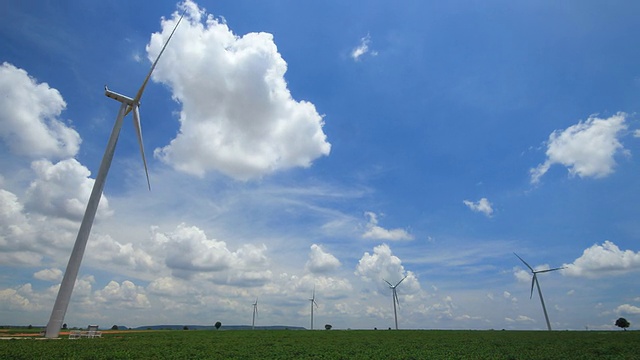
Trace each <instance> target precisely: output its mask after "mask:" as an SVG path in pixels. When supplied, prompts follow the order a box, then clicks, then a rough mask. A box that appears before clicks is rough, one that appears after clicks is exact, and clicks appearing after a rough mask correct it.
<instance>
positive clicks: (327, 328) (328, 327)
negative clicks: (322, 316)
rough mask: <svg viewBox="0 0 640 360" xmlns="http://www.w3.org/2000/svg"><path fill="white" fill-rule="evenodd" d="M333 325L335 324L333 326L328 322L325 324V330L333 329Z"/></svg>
mask: <svg viewBox="0 0 640 360" xmlns="http://www.w3.org/2000/svg"><path fill="white" fill-rule="evenodd" d="M332 327H333V326H331V324H327V325H325V326H324V329H325V330H331V328H332Z"/></svg>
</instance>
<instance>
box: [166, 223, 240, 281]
mask: <svg viewBox="0 0 640 360" xmlns="http://www.w3.org/2000/svg"><path fill="white" fill-rule="evenodd" d="M167 235H168V237H169V242H168V243H167V259H166V264H167V266H168V267H169V268H171V269H174V270H184V271H221V270H226V269H228V268H229V267H231V265H232V263H233V261H234V259H233V255H232V253H231V251H229V249H227V244H226V243H225V242H224V241H217V240H215V239H207V236H206V234H205V233H204V231H202V230H200V229H199V228H197V227H196V226H187V225H185V224H180V225H179V226H178V228H177V229H176V231H175V232H173V233H171V234H167Z"/></svg>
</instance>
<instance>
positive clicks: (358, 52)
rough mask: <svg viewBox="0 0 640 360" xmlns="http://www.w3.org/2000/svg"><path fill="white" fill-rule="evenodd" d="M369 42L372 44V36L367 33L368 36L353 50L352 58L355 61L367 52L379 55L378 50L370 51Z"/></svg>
mask: <svg viewBox="0 0 640 360" xmlns="http://www.w3.org/2000/svg"><path fill="white" fill-rule="evenodd" d="M369 44H371V36H370V35H369V34H367V36H365V37H363V38H361V39H360V44H359V45H358V46H357V47H356V48H354V49H353V50H352V51H351V58H352V59H353V60H355V61H359V60H360V58H361V57H362V56H363V55H365V54H367V53H369V54H371V55H372V56H376V55H378V53H377V52H376V51H370V49H369Z"/></svg>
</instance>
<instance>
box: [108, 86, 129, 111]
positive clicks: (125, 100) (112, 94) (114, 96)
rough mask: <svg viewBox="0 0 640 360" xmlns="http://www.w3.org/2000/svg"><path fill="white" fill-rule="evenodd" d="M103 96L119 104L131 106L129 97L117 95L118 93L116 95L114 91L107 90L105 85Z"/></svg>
mask: <svg viewBox="0 0 640 360" xmlns="http://www.w3.org/2000/svg"><path fill="white" fill-rule="evenodd" d="M104 94H105V95H106V96H107V97H108V98H111V99H113V100H116V101H118V102H121V103H123V104H127V105H129V106H130V107H132V106H133V99H132V98H130V97H128V96H126V95H122V94H119V93H117V92H115V91H111V90H109V88H108V87H107V85H105V86H104Z"/></svg>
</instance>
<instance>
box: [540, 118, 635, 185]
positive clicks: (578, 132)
mask: <svg viewBox="0 0 640 360" xmlns="http://www.w3.org/2000/svg"><path fill="white" fill-rule="evenodd" d="M625 118H626V114H625V113H617V114H616V115H613V116H611V117H609V118H608V119H600V118H597V117H595V116H591V117H589V118H588V119H587V120H586V121H585V122H582V121H580V122H579V123H578V124H576V125H573V126H570V127H568V128H567V129H565V130H563V131H559V130H556V131H554V132H552V133H551V135H549V140H548V141H547V143H546V145H547V151H546V154H547V159H546V161H545V162H544V163H542V164H540V165H538V167H536V168H535V169H531V170H530V172H531V183H533V184H536V183H538V182H539V181H540V178H541V177H542V176H543V175H544V174H545V173H546V172H547V171H548V170H549V168H550V167H551V165H553V164H561V165H564V166H566V167H567V168H568V169H569V174H571V175H572V176H574V175H578V176H580V177H596V178H599V177H605V176H607V175H609V174H611V173H612V172H613V168H614V167H615V165H616V162H615V160H614V155H616V153H618V152H619V151H621V150H623V146H622V144H621V143H620V141H619V139H618V136H619V135H620V133H621V132H622V131H623V130H625V129H626V128H627V125H626V124H625Z"/></svg>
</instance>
